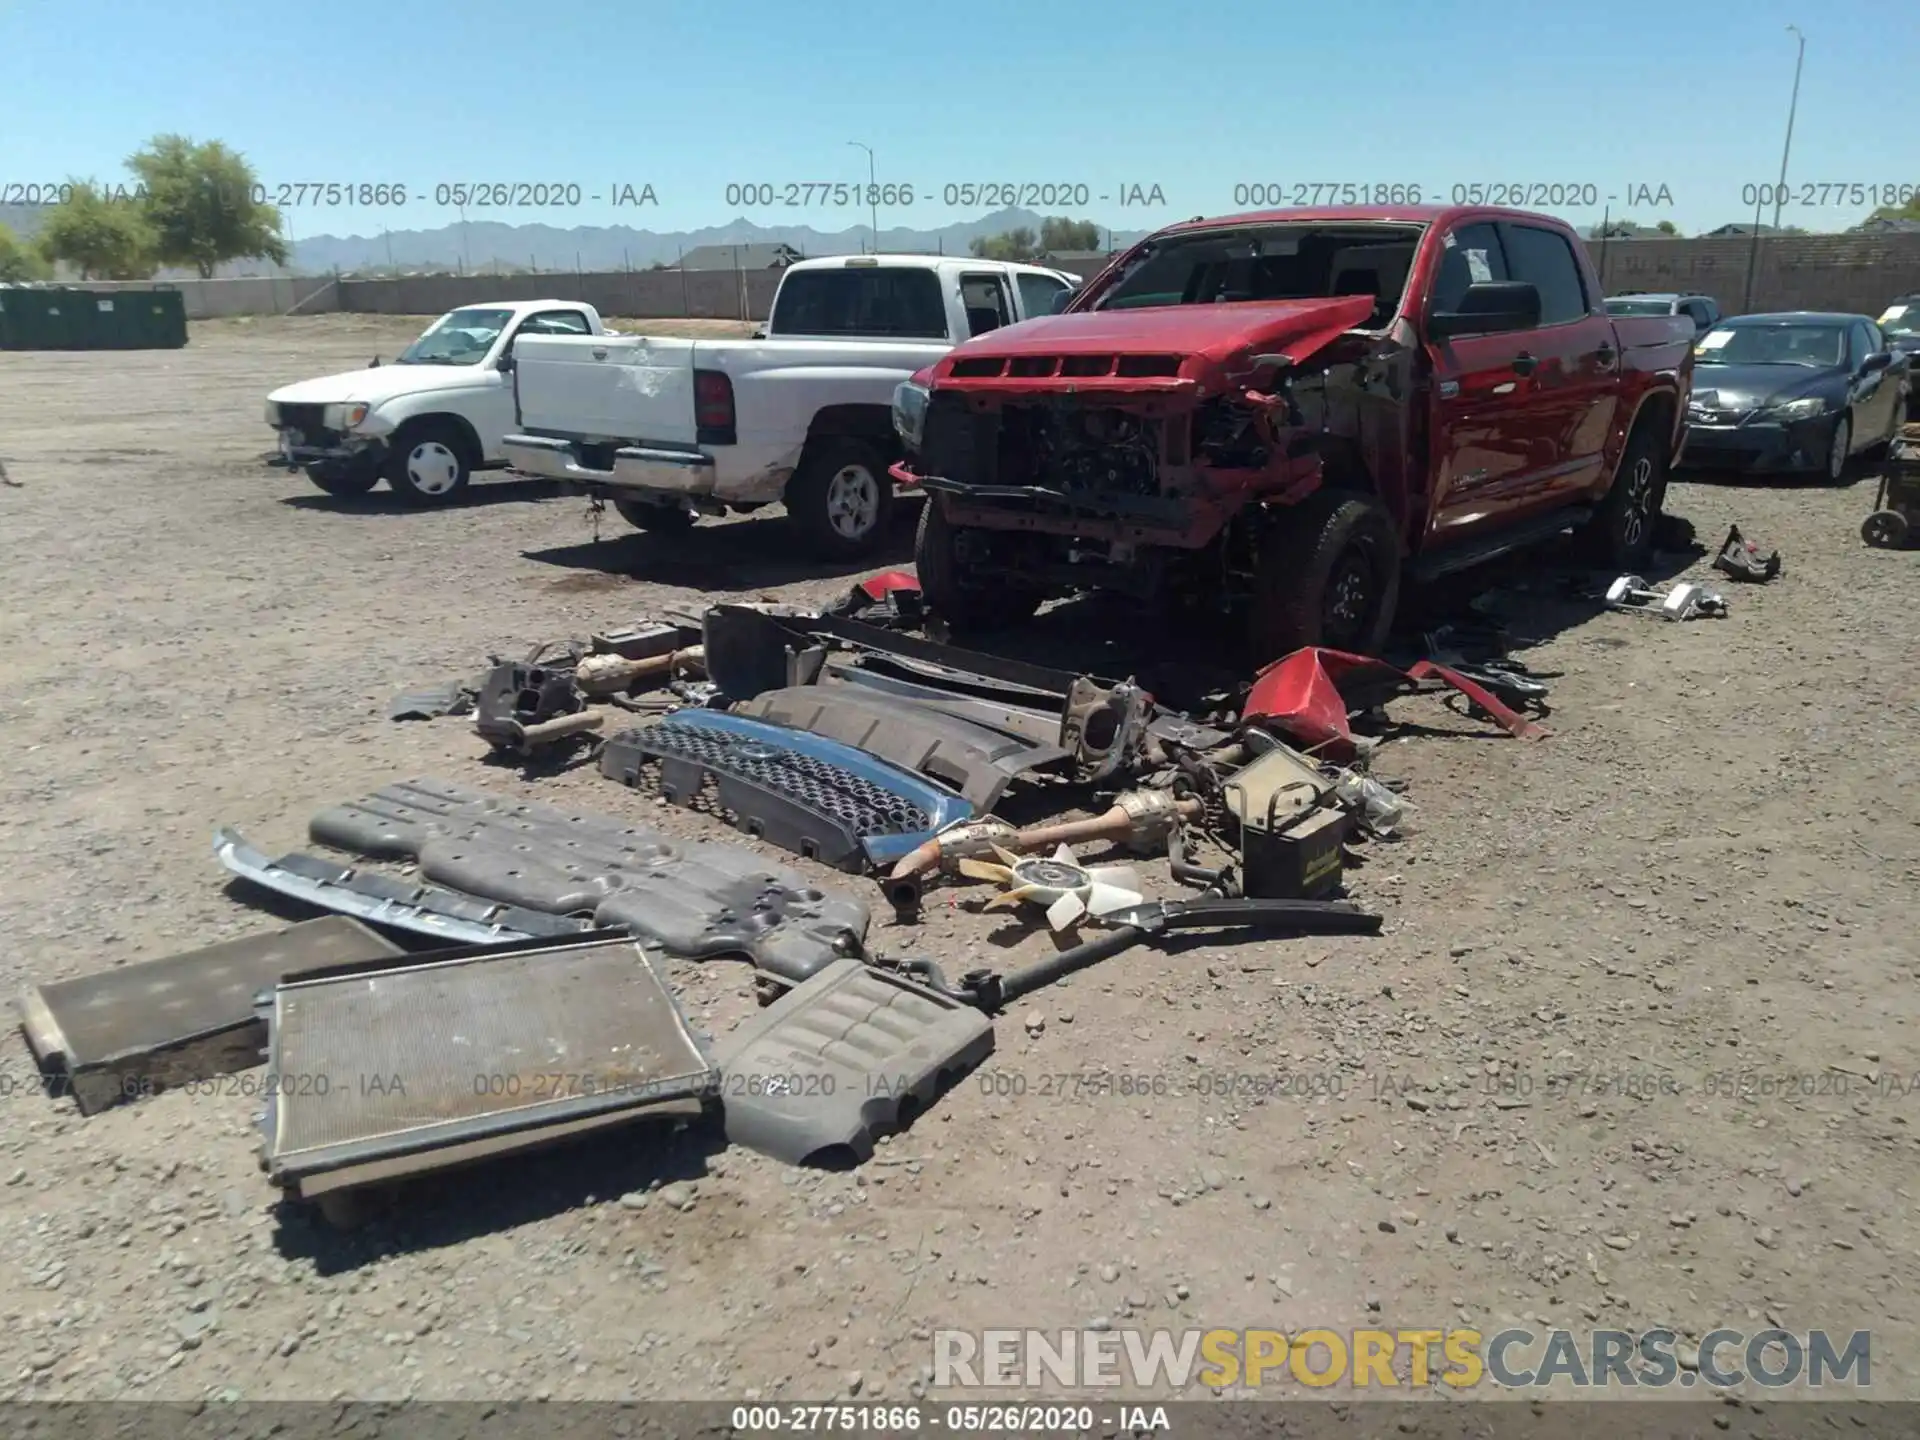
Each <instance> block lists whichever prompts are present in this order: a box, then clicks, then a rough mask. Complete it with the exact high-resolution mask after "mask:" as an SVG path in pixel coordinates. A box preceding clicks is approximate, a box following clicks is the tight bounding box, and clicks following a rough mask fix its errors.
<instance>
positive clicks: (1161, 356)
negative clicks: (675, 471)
mask: <svg viewBox="0 0 1920 1440" xmlns="http://www.w3.org/2000/svg"><path fill="white" fill-rule="evenodd" d="M1509 223H1511V224H1512V225H1513V227H1514V228H1515V229H1516V230H1523V231H1525V232H1526V233H1522V234H1516V235H1515V236H1514V237H1513V238H1512V240H1511V241H1510V242H1502V240H1501V239H1500V238H1499V237H1500V235H1501V234H1503V233H1505V232H1506V227H1507V226H1508V225H1509ZM1534 227H1548V229H1549V230H1550V238H1551V239H1552V240H1553V242H1554V243H1555V244H1559V245H1562V246H1563V249H1564V252H1565V254H1566V255H1567V257H1568V258H1567V259H1566V261H1565V267H1564V268H1565V273H1564V275H1563V276H1560V277H1554V279H1555V281H1556V283H1558V284H1559V286H1560V290H1559V292H1557V293H1554V294H1552V295H1550V296H1549V299H1548V302H1547V303H1548V304H1549V305H1554V304H1558V305H1562V306H1564V305H1565V304H1567V303H1568V301H1567V299H1566V292H1567V291H1568V287H1569V286H1570V287H1571V294H1572V295H1573V296H1575V297H1579V308H1580V310H1581V314H1580V316H1579V317H1577V319H1576V320H1573V321H1571V322H1569V323H1557V330H1558V334H1557V335H1556V337H1555V338H1554V339H1553V340H1552V341H1551V342H1548V341H1546V340H1544V339H1543V340H1540V341H1538V342H1537V343H1538V345H1539V348H1540V349H1542V350H1544V351H1546V352H1547V353H1546V354H1545V355H1544V356H1541V357H1536V356H1534V355H1533V354H1532V353H1531V352H1530V351H1529V350H1528V349H1527V345H1528V342H1529V341H1533V340H1534V339H1535V337H1536V336H1538V335H1542V334H1543V333H1544V328H1545V326H1546V320H1547V319H1548V318H1551V319H1553V320H1554V321H1555V322H1560V321H1561V320H1562V317H1559V316H1557V315H1556V316H1551V317H1543V315H1542V297H1541V293H1540V289H1539V287H1538V286H1536V285H1534V284H1532V283H1513V282H1510V281H1508V280H1506V279H1505V278H1504V277H1506V276H1507V275H1508V274H1509V273H1510V271H1511V270H1512V269H1514V268H1517V267H1518V260H1516V263H1515V265H1514V266H1509V265H1508V263H1507V261H1506V259H1505V256H1504V253H1503V252H1502V251H1501V250H1499V249H1498V248H1497V247H1500V246H1501V245H1502V244H1503V243H1510V244H1511V247H1512V250H1513V252H1514V254H1515V256H1516V257H1522V258H1524V257H1526V256H1528V255H1531V254H1533V253H1534V252H1535V251H1537V250H1538V248H1539V247H1538V244H1537V239H1538V236H1537V235H1536V234H1535V233H1534ZM1483 231H1484V232H1486V234H1491V235H1493V236H1494V238H1493V239H1492V240H1490V241H1489V240H1487V239H1485V236H1484V235H1483V233H1482V232H1483ZM1541 233H1547V232H1545V231H1543V232H1541ZM1463 240H1464V241H1465V242H1470V247H1471V248H1469V249H1467V250H1464V251H1462V250H1461V249H1460V246H1461V243H1462V241H1463ZM1483 246H1484V247H1486V248H1484V249H1483V248H1482V247H1483ZM1576 246H1577V241H1576V240H1575V239H1574V238H1573V236H1572V232H1570V231H1568V230H1567V229H1566V227H1564V226H1563V225H1561V224H1560V222H1558V221H1554V220H1550V219H1548V218H1547V217H1535V216H1523V215H1521V214H1519V213H1518V212H1493V213H1490V214H1488V215H1486V216H1481V215H1479V214H1476V213H1470V212H1464V211H1444V210H1431V211H1424V212H1419V213H1407V214H1399V213H1387V212H1366V211H1341V212H1324V213H1322V212H1315V213H1306V212H1272V213H1268V214H1263V215H1256V216H1239V217H1232V218H1230V219H1227V220H1219V221H1206V222H1191V223H1189V224H1187V225H1182V226H1176V227H1173V228H1172V229H1170V230H1168V231H1163V232H1161V233H1160V234H1159V235H1156V236H1153V237H1149V238H1148V239H1147V240H1145V241H1143V242H1141V243H1140V244H1139V245H1137V246H1135V247H1134V248H1133V249H1132V250H1130V251H1128V252H1126V253H1125V254H1123V255H1122V256H1120V257H1118V258H1117V259H1116V260H1115V261H1114V262H1113V263H1112V264H1111V265H1109V266H1108V268H1107V269H1106V270H1105V271H1103V272H1102V273H1101V274H1100V275H1099V276H1097V277H1096V278H1095V279H1094V280H1093V281H1091V282H1090V283H1089V284H1088V285H1087V286H1086V287H1085V288H1084V289H1083V290H1082V291H1081V292H1080V294H1079V295H1077V296H1076V297H1075V299H1074V300H1073V302H1072V303H1071V304H1070V305H1069V306H1068V307H1067V309H1066V310H1065V311H1064V312H1063V313H1061V314H1058V315H1053V316H1047V317H1043V318H1039V319H1035V320H1030V321H1027V322H1025V323H1023V324H1019V325H1014V326H1009V327H1006V328H1004V329H1001V330H996V331H992V332H989V333H987V334H984V335H981V336H979V337H977V338H975V339H973V340H970V341H968V342H967V343H966V344H964V345H962V346H960V347H959V348H957V349H955V350H953V351H951V352H950V353H949V354H948V355H946V356H945V357H943V358H942V359H941V360H940V361H939V363H938V364H936V365H935V366H933V367H931V369H929V370H927V371H923V372H922V373H921V374H920V375H918V376H916V377H914V379H913V380H912V381H910V382H908V384H907V385H905V386H902V387H901V393H900V395H899V396H898V397H897V398H896V405H895V425H896V428H898V429H899V430H900V432H901V435H902V439H903V441H904V442H905V446H906V450H907V458H906V460H905V461H904V462H903V463H902V465H901V466H900V467H898V468H897V469H896V471H895V474H896V478H898V479H900V480H901V481H902V482H903V483H905V484H908V485H916V486H918V487H919V488H922V489H924V490H925V491H926V492H928V497H929V498H928V504H927V507H926V510H925V512H924V514H923V516H922V519H921V527H920V534H919V537H918V541H917V552H916V563H917V568H918V571H919V576H920V582H921V585H922V587H923V589H924V591H925V593H926V596H927V601H928V603H929V605H930V606H931V608H932V609H933V610H934V611H935V612H936V613H938V614H940V615H942V616H943V617H944V618H945V619H947V620H948V621H949V623H951V624H953V625H955V626H956V627H959V628H974V627H981V628H985V627H991V626H995V625H1004V624H1008V623H1013V622H1015V621H1018V620H1020V619H1022V618H1025V617H1026V616H1029V615H1031V614H1032V613H1033V612H1034V610H1036V609H1037V608H1038V607H1039V605H1040V604H1041V603H1043V602H1044V601H1045V600H1046V599H1048V598H1051V597H1053V596H1057V595H1061V594H1066V593H1070V592H1072V591H1076V590H1085V589H1104V590H1112V591H1118V592H1121V593H1126V594H1131V595H1134V596H1137V597H1139V598H1142V599H1147V600H1150V601H1153V602H1155V603H1156V604H1158V605H1159V606H1160V607H1161V608H1163V609H1164V610H1166V611H1169V612H1171V613H1176V614H1182V615H1192V616H1199V615H1204V614H1207V613H1209V612H1211V613H1214V614H1222V613H1225V612H1227V611H1230V610H1239V611H1241V612H1243V613H1244V615H1245V617H1246V619H1247V620H1248V621H1249V622H1250V625H1251V629H1250V639H1251V641H1252V643H1253V644H1254V646H1255V648H1256V649H1258V650H1261V651H1264V652H1265V657H1264V658H1271V657H1272V656H1273V655H1277V654H1280V653H1285V651H1286V650H1288V649H1292V648H1297V647H1298V646H1302V645H1318V644H1326V645H1332V646H1335V647H1337V648H1346V649H1353V650H1359V651H1363V652H1366V651H1371V650H1373V649H1374V648H1376V647H1377V646H1378V645H1380V644H1381V643H1382V642H1383V641H1384V639H1385V636H1386V631H1387V627H1388V625H1389V624H1390V623H1391V620H1392V615H1393V610H1394V608H1395V606H1396V604H1397V600H1398V594H1399V588H1400V581H1401V570H1402V567H1403V565H1404V564H1405V563H1406V562H1407V561H1408V560H1409V559H1411V558H1416V557H1418V556H1419V555H1420V554H1421V553H1422V552H1425V551H1428V550H1442V549H1448V550H1451V551H1453V553H1454V554H1455V555H1456V556H1460V555H1465V554H1467V553H1469V551H1471V550H1473V549H1475V548H1476V547H1477V548H1478V549H1480V550H1485V551H1488V552H1492V551H1495V550H1498V549H1500V548H1511V545H1512V544H1517V543H1520V542H1521V541H1522V540H1524V539H1526V538H1529V537H1530V536H1531V535H1532V534H1533V533H1534V532H1535V531H1543V532H1544V531H1545V530H1550V529H1555V528H1557V529H1561V530H1564V529H1568V528H1579V527H1580V526H1582V525H1583V524H1585V523H1587V522H1589V521H1591V520H1592V519H1593V517H1594V512H1595V511H1596V509H1597V508H1599V506H1600V504H1601V502H1602V500H1603V499H1604V497H1605V496H1606V495H1607V494H1608V493H1609V491H1610V489H1611V488H1612V486H1613V480H1614V472H1615V471H1616V470H1617V468H1618V467H1619V465H1620V463H1621V460H1622V457H1623V455H1624V454H1625V453H1626V450H1627V448H1628V447H1627V445H1626V441H1627V438H1628V435H1629V432H1630V431H1633V430H1634V429H1635V427H1636V426H1639V427H1642V428H1644V429H1645V430H1646V432H1647V433H1648V434H1649V435H1651V436H1653V439H1652V440H1651V441H1649V442H1647V443H1646V444H1643V446H1642V447H1641V448H1642V450H1643V451H1644V450H1650V451H1652V452H1654V454H1655V458H1656V462H1657V463H1656V465H1655V466H1654V469H1655V470H1657V474H1655V473H1653V472H1651V471H1650V472H1648V473H1647V474H1646V475H1644V476H1643V477H1642V478H1643V479H1644V480H1645V482H1646V483H1645V485H1644V486H1643V487H1642V491H1643V493H1642V494H1641V496H1640V500H1639V501H1636V502H1635V503H1636V504H1639V505H1640V509H1639V510H1638V511H1636V512H1635V516H1636V523H1640V522H1644V527H1643V528H1648V529H1650V527H1651V521H1652V518H1653V514H1654V512H1655V511H1657V508H1658V503H1659V496H1660V493H1661V492H1663V490H1664V482H1665V466H1666V464H1667V462H1668V461H1669V460H1670V459H1671V457H1672V454H1673V452H1674V449H1675V447H1676V445H1677V443H1678V439H1679V434H1680V431H1679V420H1678V417H1679V416H1680V415H1681V414H1683V413H1684V405H1681V404H1678V403H1677V397H1678V396H1679V395H1680V394H1681V393H1682V392H1683V391H1684V388H1685V376H1686V374H1687V373H1688V372H1689V371H1690V361H1691V355H1690V353H1689V346H1688V344H1687V343H1686V341H1685V339H1684V337H1681V336H1680V335H1679V333H1678V331H1677V330H1676V331H1675V333H1674V334H1673V335H1672V336H1669V335H1667V333H1666V330H1665V329H1664V328H1662V329H1661V330H1660V332H1659V334H1657V335H1655V334H1653V333H1652V332H1650V331H1648V332H1644V333H1642V334H1640V335H1638V336H1636V337H1631V338H1630V337H1627V336H1624V335H1622V334H1620V333H1619V332H1616V331H1615V330H1614V329H1613V328H1612V325H1611V323H1610V322H1609V321H1608V320H1607V318H1606V316H1605V312H1604V307H1603V306H1602V304H1601V300H1602V296H1601V294H1600V290H1599V286H1598V282H1597V279H1595V278H1594V277H1593V276H1592V274H1591V270H1590V267H1589V269H1588V270H1587V271H1586V272H1585V273H1584V274H1582V273H1579V272H1578V271H1577V269H1576V262H1575V260H1574V259H1573V258H1571V257H1572V252H1573V249H1574V247H1576ZM1530 247H1531V248H1530ZM1489 255H1491V256H1492V258H1491V259H1490V258H1489ZM1578 263H1580V264H1584V263H1585V259H1584V251H1582V252H1581V255H1580V261H1579V262H1578ZM1583 286H1584V287H1585V294H1584V295H1583V292H1582V287H1583ZM1456 292H1457V293H1456ZM1436 298H1437V299H1438V301H1439V302H1440V303H1441V304H1443V305H1444V307H1446V308H1445V309H1443V310H1441V311H1435V309H1434V305H1435V302H1436ZM1460 307H1465V311H1464V313H1463V312H1462V311H1461V308H1460ZM1588 312H1591V313H1588ZM1569 346H1576V347H1577V346H1587V347H1589V348H1590V349H1591V350H1592V351H1593V356H1594V358H1592V359H1591V360H1588V359H1587V358H1585V357H1584V354H1575V353H1574V352H1573V351H1572V350H1570V349H1569V348H1568V347H1569ZM1625 352H1631V353H1625ZM1536 361H1538V362H1539V363H1537V364H1536ZM1536 368H1539V369H1541V370H1544V371H1546V372H1547V373H1546V374H1544V375H1543V376H1542V377H1541V379H1540V380H1535V379H1533V378H1532V377H1533V373H1534V370H1535V369H1536ZM1656 370H1657V371H1660V372H1661V373H1663V374H1664V376H1665V380H1664V381H1663V382H1662V381H1659V380H1657V379H1656V378H1655V377H1654V376H1653V374H1652V373H1650V372H1653V371H1656ZM1496 372H1497V373H1496ZM1569 382H1575V384H1577V394H1576V393H1575V384H1570V383H1569ZM1543 385H1544V386H1545V387H1546V388H1545V389H1543V388H1542V387H1543ZM1556 385H1557V386H1560V387H1561V388H1560V389H1559V391H1558V393H1557V394H1555V393H1548V391H1550V390H1552V388H1553V387H1554V386H1556ZM1662 386H1664V389H1665V390H1666V391H1667V393H1668V399H1667V403H1666V404H1665V405H1664V407H1656V409H1655V410H1654V411H1649V412H1647V413H1646V414H1645V415H1642V413H1641V403H1642V401H1644V400H1645V399H1646V397H1647V396H1648V395H1649V394H1651V393H1652V392H1653V391H1654V390H1656V389H1659V388H1662ZM1463 387H1467V388H1468V389H1470V390H1471V391H1472V394H1471V397H1470V399H1471V402H1472V403H1471V404H1470V405H1469V407H1468V408H1467V409H1464V410H1463V409H1462V407H1461V405H1460V404H1459V403H1458V402H1459V401H1460V399H1461V395H1462V390H1463ZM1516 397H1522V398H1525V397H1532V398H1533V400H1534V404H1533V406H1532V408H1531V409H1527V408H1526V406H1525V405H1524V404H1522V403H1521V401H1520V399H1516ZM1576 408H1578V409H1579V413H1576ZM1569 426H1573V427H1575V428H1574V429H1573V430H1569V429H1568V428H1567V427H1569ZM1475 427H1478V428H1475ZM1550 427H1557V428H1558V431H1559V433H1558V434H1550V433H1549V429H1550ZM1556 447H1557V448H1556ZM1636 453H1639V452H1636ZM1633 543H1634V544H1640V543H1643V541H1642V538H1641V537H1640V535H1639V532H1638V531H1636V532H1635V537H1634V542H1633Z"/></svg>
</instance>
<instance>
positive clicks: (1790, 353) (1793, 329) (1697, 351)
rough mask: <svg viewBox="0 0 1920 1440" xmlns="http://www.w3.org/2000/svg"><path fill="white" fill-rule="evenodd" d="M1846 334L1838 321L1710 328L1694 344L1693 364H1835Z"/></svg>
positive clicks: (1819, 366) (1814, 366)
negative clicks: (1710, 329)
mask: <svg viewBox="0 0 1920 1440" xmlns="http://www.w3.org/2000/svg"><path fill="white" fill-rule="evenodd" d="M1846 341H1847V335H1846V330H1845V328H1844V327H1842V326H1839V325H1735V326H1727V327H1724V328H1722V329H1719V330H1714V331H1710V332H1709V333H1708V334H1706V335H1704V336H1702V337H1701V340H1700V343H1699V344H1698V345H1696V346H1695V347H1694V352H1693V359H1694V363H1695V364H1696V365H1805V366H1807V367H1808V368H1810V369H1815V370H1825V369H1827V368H1828V367H1830V366H1834V365H1838V364H1839V363H1840V357H1841V355H1842V353H1843V352H1844V351H1845V348H1846Z"/></svg>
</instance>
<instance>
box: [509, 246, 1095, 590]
mask: <svg viewBox="0 0 1920 1440" xmlns="http://www.w3.org/2000/svg"><path fill="white" fill-rule="evenodd" d="M1079 283H1080V280H1079V277H1078V276H1075V275H1071V274H1068V273H1065V272H1063V271H1058V270H1049V269H1046V268H1044V267H1041V266H1037V265H1017V264H1010V263H1007V262H1004V261H994V260H978V259H971V258H966V257H954V256H940V255H835V256H830V257H828V258H825V259H820V260H803V261H800V262H798V263H796V264H794V265H792V266H790V267H789V268H788V269H787V271H786V273H785V274H784V275H782V276H781V278H780V286H779V289H778V290H777V291H776V292H775V294H774V298H773V307H772V311H771V313H770V315H769V316H768V320H767V324H766V326H765V327H764V330H763V332H762V333H759V334H756V335H755V336H754V337H753V338H751V339H737V340H736V339H727V340H688V339H669V338H666V337H661V336H649V335H621V336H609V337H606V338H601V339H595V338H592V337H582V336H539V337H532V336H530V337H528V339H526V340H525V341H523V342H522V343H521V345H520V346H519V347H518V349H517V350H516V352H515V355H514V360H513V375H514V387H515V394H516V396H517V398H518V403H519V425H518V427H517V428H516V429H515V430H514V432H513V433H512V434H510V435H509V436H508V437H507V438H506V440H505V441H504V443H503V447H502V448H503V449H504V450H505V452H506V455H507V459H508V462H509V463H510V464H511V465H512V466H513V468H514V469H516V470H520V471H523V472H525V473H527V474H531V475H539V476H544V477H546V478H548V479H553V480H558V481H561V482H563V483H566V484H568V485H569V486H570V487H572V488H574V489H578V490H583V491H585V492H586V493H588V494H591V495H596V496H600V497H603V498H606V499H609V500H611V501H612V502H613V504H614V506H615V508H617V509H618V510H619V512H620V513H621V515H622V516H624V517H625V518H626V519H627V520H628V521H629V522H630V523H632V524H634V525H636V526H638V527H640V528H641V529H644V530H679V529H684V528H685V527H686V526H688V525H691V524H693V523H694V521H695V519H696V518H697V517H698V516H699V515H724V514H727V513H729V512H731V511H747V510H755V509H758V508H759V507H761V506H763V505H768V504H772V503H774V502H776V501H778V502H783V503H784V504H785V506H786V510H787V516H788V519H789V520H790V521H791V522H792V523H793V525H794V526H795V528H796V529H797V530H798V531H799V532H800V534H801V536H802V537H803V538H804V539H805V541H806V542H807V544H808V546H809V548H810V549H812V550H813V552H814V553H815V554H817V555H820V556H822V557H823V558H834V559H840V558H851V557H855V556H860V555H865V554H868V553H870V552H871V551H873V550H874V549H876V548H878V547H879V545H880V544H881V543H882V542H883V541H884V539H885V536H886V529H887V521H888V517H889V513H890V511H891V508H892V502H893V482H892V480H891V479H890V478H889V477H888V474H887V470H888V467H889V465H890V464H891V463H892V462H893V461H894V460H896V459H897V458H898V457H899V453H900V452H899V439H898V437H897V436H896V435H895V433H894V429H893V420H892V404H893V392H894V389H895V387H897V386H898V385H899V384H900V382H901V381H903V380H905V379H906V378H907V377H908V376H910V375H912V374H913V373H914V372H915V371H917V370H921V369H923V368H925V367H926V366H928V365H931V364H933V363H934V362H935V361H936V360H938V359H939V358H940V357H941V356H942V355H944V354H946V353H947V351H949V350H950V349H952V348H953V347H954V346H955V345H958V344H960V343H961V342H962V341H964V340H968V339H971V338H972V337H973V336H975V335H981V334H984V333H986V332H987V331H988V330H994V329H998V328H1000V327H1002V326H1006V325H1017V324H1019V323H1021V322H1022V321H1025V320H1030V319H1033V318H1035V317H1037V316H1041V315H1046V314H1051V313H1052V312H1053V310H1055V309H1056V308H1057V307H1058V306H1059V305H1060V304H1061V303H1063V301H1064V299H1065V298H1066V297H1067V296H1069V295H1071V294H1072V293H1073V290H1074V289H1075V287H1077V286H1078V285H1079Z"/></svg>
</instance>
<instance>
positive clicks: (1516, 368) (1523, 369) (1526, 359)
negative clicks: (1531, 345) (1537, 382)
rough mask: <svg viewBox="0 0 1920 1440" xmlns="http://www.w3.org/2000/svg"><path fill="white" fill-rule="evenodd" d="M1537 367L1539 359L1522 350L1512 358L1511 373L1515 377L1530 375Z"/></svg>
mask: <svg viewBox="0 0 1920 1440" xmlns="http://www.w3.org/2000/svg"><path fill="white" fill-rule="evenodd" d="M1539 367H1540V361H1539V359H1538V358H1537V357H1535V356H1532V355H1529V354H1528V353H1527V352H1526V351H1524V350H1522V351H1521V352H1520V353H1519V354H1518V355H1516V356H1514V357H1513V373H1514V374H1516V375H1531V374H1532V373H1533V372H1534V371H1535V370H1537V369H1538V368H1539Z"/></svg>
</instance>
